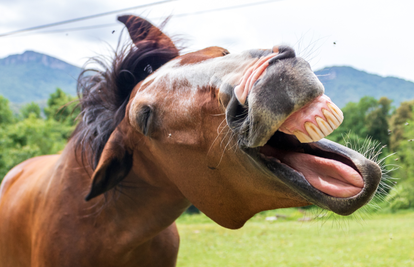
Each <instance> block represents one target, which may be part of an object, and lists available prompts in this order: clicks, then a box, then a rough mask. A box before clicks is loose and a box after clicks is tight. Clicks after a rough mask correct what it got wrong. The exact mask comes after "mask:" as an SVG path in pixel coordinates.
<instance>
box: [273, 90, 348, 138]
mask: <svg viewBox="0 0 414 267" xmlns="http://www.w3.org/2000/svg"><path fill="white" fill-rule="evenodd" d="M343 119H344V116H343V114H342V111H341V110H340V109H339V108H338V107H337V106H336V105H335V104H334V103H333V102H332V101H331V99H330V98H329V97H327V96H326V95H322V96H320V97H318V98H316V99H315V100H313V101H312V102H311V103H309V104H308V105H306V106H304V107H303V108H301V109H299V110H298V111H296V112H294V113H293V114H291V115H290V116H289V117H288V118H287V119H286V120H285V122H283V124H282V125H281V126H280V127H279V131H281V132H284V133H287V134H293V135H295V136H296V137H297V138H298V140H299V141H300V142H301V143H309V142H316V141H319V140H320V139H322V138H323V137H325V136H327V135H329V134H330V133H332V132H333V130H335V129H336V128H338V126H339V125H340V124H341V123H342V121H343Z"/></svg>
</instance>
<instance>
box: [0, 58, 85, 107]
mask: <svg viewBox="0 0 414 267" xmlns="http://www.w3.org/2000/svg"><path fill="white" fill-rule="evenodd" d="M80 71H81V69H80V68H78V67H75V66H73V65H70V64H68V63H66V62H64V61H61V60H59V59H56V58H54V57H51V56H47V55H44V54H40V53H37V52H33V51H26V52H24V53H23V54H20V55H11V56H8V57H6V58H3V59H0V95H3V96H5V97H6V98H8V99H9V100H10V101H11V102H15V103H23V102H30V101H37V100H43V99H47V98H48V97H49V95H50V94H51V93H52V92H54V91H55V90H56V88H57V87H60V88H61V89H62V90H63V91H65V92H66V93H69V94H71V95H76V79H77V77H78V75H79V73H80Z"/></svg>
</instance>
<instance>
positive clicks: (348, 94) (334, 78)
mask: <svg viewBox="0 0 414 267" xmlns="http://www.w3.org/2000/svg"><path fill="white" fill-rule="evenodd" d="M315 73H316V75H317V76H318V78H319V80H320V81H321V82H322V83H323V85H324V86H325V92H326V94H327V95H328V96H329V97H330V98H331V99H332V100H333V101H334V102H335V103H336V104H337V105H338V106H339V107H343V106H345V104H346V103H348V102H350V101H352V102H358V101H359V99H360V98H361V97H363V96H373V97H375V98H376V99H379V98H380V97H382V96H386V97H388V98H390V99H392V100H394V101H393V103H392V104H393V105H394V106H396V107H398V106H399V105H400V103H401V102H403V101H407V100H410V99H414V83H413V82H410V81H406V80H403V79H399V78H395V77H381V76H379V75H375V74H370V73H367V72H364V71H360V70H356V69H354V68H351V67H327V68H324V69H322V70H318V71H316V72H315Z"/></svg>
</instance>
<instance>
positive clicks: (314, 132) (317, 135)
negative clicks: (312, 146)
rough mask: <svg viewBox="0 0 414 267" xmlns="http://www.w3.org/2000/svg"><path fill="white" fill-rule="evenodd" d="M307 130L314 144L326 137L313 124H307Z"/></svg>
mask: <svg viewBox="0 0 414 267" xmlns="http://www.w3.org/2000/svg"><path fill="white" fill-rule="evenodd" d="M305 129H306V131H307V132H308V134H309V136H310V137H311V138H312V140H313V142H316V141H319V140H321V139H322V138H324V137H325V135H324V134H323V133H322V131H321V130H320V129H319V128H318V126H316V125H315V124H313V123H312V122H309V121H307V122H305Z"/></svg>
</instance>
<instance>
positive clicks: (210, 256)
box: [177, 209, 414, 267]
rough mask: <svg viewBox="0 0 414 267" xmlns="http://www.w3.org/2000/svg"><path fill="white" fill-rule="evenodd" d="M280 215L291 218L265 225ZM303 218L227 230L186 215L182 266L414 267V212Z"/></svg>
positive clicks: (258, 220) (258, 219)
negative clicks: (303, 220)
mask: <svg viewBox="0 0 414 267" xmlns="http://www.w3.org/2000/svg"><path fill="white" fill-rule="evenodd" d="M276 212H277V213H278V214H286V215H287V216H288V217H287V218H286V219H278V220H277V221H266V220H265V217H266V216H270V215H274V214H275V213H276ZM303 216H304V215H303V214H302V213H301V212H299V211H297V210H296V209H288V210H278V211H268V212H265V213H262V214H259V215H256V216H255V217H254V218H252V219H251V220H250V221H249V222H247V223H246V225H245V226H244V227H243V228H241V229H239V230H228V229H225V228H223V227H220V226H219V225H217V224H215V223H214V222H212V221H211V220H210V219H208V218H207V217H206V216H204V215H184V216H182V217H180V218H179V219H178V221H177V225H178V229H179V232H180V236H181V244H180V252H179V255H178V264H177V266H179V267H185V266H191V267H197V266H208V267H213V266H225V267H230V266H242V267H244V266H255V267H258V266H278V267H279V266H280V267H282V266H288V267H291V266H301V267H302V266H303V267H305V266H335V267H336V266H352V267H353V266H364V267H366V266H375V267H377V266H387V267H390V266H414V212H406V213H398V214H367V215H364V216H362V217H364V219H363V220H361V219H342V220H338V219H337V217H334V219H326V218H322V219H319V220H317V221H310V222H299V221H297V219H298V218H300V217H303ZM305 216H307V215H305Z"/></svg>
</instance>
